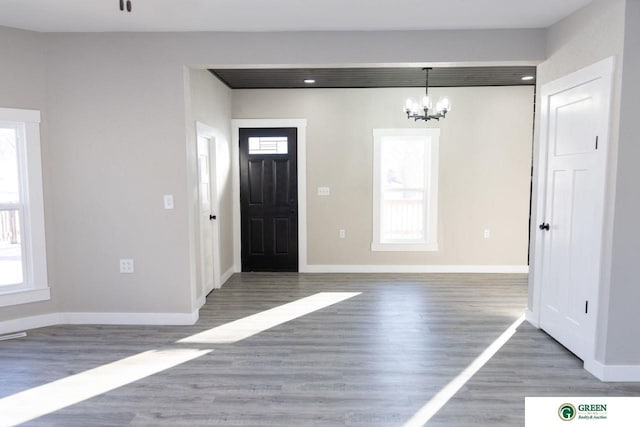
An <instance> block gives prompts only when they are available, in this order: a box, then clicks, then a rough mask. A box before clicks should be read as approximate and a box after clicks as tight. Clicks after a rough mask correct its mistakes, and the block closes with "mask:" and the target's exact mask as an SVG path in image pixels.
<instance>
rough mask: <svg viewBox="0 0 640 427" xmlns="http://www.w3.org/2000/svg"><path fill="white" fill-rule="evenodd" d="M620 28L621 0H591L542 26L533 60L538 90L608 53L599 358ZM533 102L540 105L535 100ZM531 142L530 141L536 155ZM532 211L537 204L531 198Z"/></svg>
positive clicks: (608, 255)
mask: <svg viewBox="0 0 640 427" xmlns="http://www.w3.org/2000/svg"><path fill="white" fill-rule="evenodd" d="M624 28H625V1H624V0H595V1H594V2H592V3H591V4H589V5H587V6H586V7H584V8H583V9H581V10H579V11H578V12H576V13H574V14H572V15H570V16H569V17H567V18H565V19H564V20H562V21H560V22H558V23H557V24H555V25H553V26H552V27H550V28H549V29H548V34H547V56H548V59H547V60H546V61H544V62H542V63H541V64H540V65H538V94H540V92H541V90H540V86H542V85H544V84H546V83H548V82H551V81H553V80H555V79H558V78H560V77H562V76H565V75H567V74H569V73H572V72H574V71H577V70H579V69H581V68H584V67H586V66H588V65H591V64H593V63H595V62H598V61H600V60H602V59H605V58H608V57H610V56H614V57H615V60H616V70H615V75H614V87H613V93H612V98H613V99H612V103H611V105H612V111H611V127H610V132H611V135H610V147H611V152H610V157H609V162H608V166H607V167H608V182H607V191H606V196H605V197H606V200H605V207H606V212H605V225H604V234H603V236H604V242H603V250H602V261H601V265H602V268H601V270H602V277H601V283H602V285H601V296H600V310H601V313H600V321H599V326H598V337H597V352H596V358H597V359H598V360H600V361H603V359H604V352H605V343H606V340H607V339H606V333H607V331H606V329H607V323H608V318H609V293H610V284H609V275H610V271H611V248H612V241H613V224H614V212H613V207H614V198H615V193H616V169H617V160H618V145H619V144H618V142H619V141H618V140H619V138H618V131H619V122H620V100H621V93H622V84H623V81H622V61H623V50H624V46H625V42H624ZM537 101H538V102H537V104H538V105H540V103H539V101H540V100H539V99H538V100H537ZM539 126H540V122H539V120H538V118H536V141H537V140H538V139H539V131H540V129H539ZM538 145H539V144H537V143H535V144H534V147H535V149H536V153H535V156H534V158H535V159H537V158H538V153H537V148H538ZM537 176H538V164H537V161H534V177H537ZM536 192H537V182H536V181H535V180H534V194H536ZM533 209H534V214H533V217H534V218H535V217H536V212H537V206H535V199H534V207H533ZM536 226H537V224H535V223H534V224H532V229H531V233H532V234H533V235H535V233H538V232H539V231H538V229H537V227H536ZM531 253H532V258H531V260H532V268H531V271H532V272H533V271H534V268H533V267H534V264H535V258H534V255H535V248H534V247H532V248H531ZM533 276H534V275H533V273H532V274H530V276H529V284H530V286H529V307H530V308H531V307H532V303H533V292H534V286H533V280H534V279H533Z"/></svg>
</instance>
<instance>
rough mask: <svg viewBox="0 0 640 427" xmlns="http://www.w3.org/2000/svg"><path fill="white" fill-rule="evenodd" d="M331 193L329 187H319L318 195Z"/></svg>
mask: <svg viewBox="0 0 640 427" xmlns="http://www.w3.org/2000/svg"><path fill="white" fill-rule="evenodd" d="M330 194H331V189H330V188H329V187H318V196H328V195H330Z"/></svg>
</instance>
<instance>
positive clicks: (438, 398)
mask: <svg viewBox="0 0 640 427" xmlns="http://www.w3.org/2000/svg"><path fill="white" fill-rule="evenodd" d="M522 322H524V315H522V316H520V317H519V318H518V319H517V320H516V321H515V322H513V323H512V324H511V326H509V327H508V328H507V329H506V330H505V331H504V332H503V333H502V335H500V336H499V337H498V338H497V339H496V340H495V341H494V342H492V343H491V344H490V345H489V347H487V348H486V349H485V350H484V351H483V352H482V353H480V355H479V356H478V357H476V358H475V359H474V361H473V362H471V364H470V365H469V366H467V367H466V368H465V369H464V370H463V371H462V372H460V374H459V375H458V376H457V377H455V378H454V379H453V380H451V381H450V382H449V384H447V385H446V386H444V388H443V389H442V390H440V391H439V392H438V393H437V394H436V395H435V396H433V397H432V398H431V400H429V401H428V402H427V403H426V404H425V405H424V406H423V407H422V408H420V410H419V411H418V412H416V413H415V415H414V416H413V417H411V419H410V420H409V421H407V422H406V423H404V426H403V427H422V426H423V425H425V424H427V422H429V420H430V419H431V418H433V416H434V415H435V414H437V413H438V411H439V410H440V409H442V407H443V406H444V405H446V404H447V402H448V401H449V400H451V398H452V397H453V396H455V394H456V393H457V392H458V391H460V389H461V388H462V387H463V386H464V385H465V384H466V383H467V382H468V381H469V380H470V379H471V378H472V377H473V376H474V375H475V374H476V373H477V372H478V371H479V370H480V369H481V368H482V367H483V366H484V365H485V364H486V363H487V362H488V361H489V360H491V358H492V357H493V356H495V354H496V353H497V352H498V351H499V350H500V349H501V348H502V346H504V345H505V344H506V343H507V341H509V339H510V338H511V337H512V336H513V335H514V334H515V333H516V329H518V326H520V325H521V324H522Z"/></svg>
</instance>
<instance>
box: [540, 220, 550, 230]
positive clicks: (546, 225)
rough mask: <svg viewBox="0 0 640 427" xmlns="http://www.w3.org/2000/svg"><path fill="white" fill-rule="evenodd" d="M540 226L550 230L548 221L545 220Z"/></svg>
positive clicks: (542, 228)
mask: <svg viewBox="0 0 640 427" xmlns="http://www.w3.org/2000/svg"><path fill="white" fill-rule="evenodd" d="M538 228H539V229H540V230H546V231H549V224H548V223H546V222H543V223H542V224H540V225H539V226H538Z"/></svg>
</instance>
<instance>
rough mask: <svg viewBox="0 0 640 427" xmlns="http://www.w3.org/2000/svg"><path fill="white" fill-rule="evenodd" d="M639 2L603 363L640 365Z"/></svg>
mask: <svg viewBox="0 0 640 427" xmlns="http://www.w3.org/2000/svg"><path fill="white" fill-rule="evenodd" d="M639 24H640V2H639V1H637V0H627V2H626V21H625V25H624V46H625V48H624V65H623V67H622V78H623V80H622V83H623V91H622V103H621V109H620V111H621V114H620V139H619V144H618V168H617V179H616V182H617V186H616V192H615V222H614V230H613V245H612V250H613V251H612V255H611V259H612V268H611V286H610V289H611V291H610V295H609V322H608V325H607V327H608V330H607V335H606V336H607V341H606V353H605V358H604V362H605V363H608V364H619V365H624V364H637V363H638V362H639V361H640V340H639V339H638V325H640V310H639V309H638V302H640V286H639V283H640V282H639V280H638V261H639V260H640V226H639V225H638V220H639V219H640V197H639V195H638V183H639V182H640V173H639V172H638V160H639V159H640V140H639V135H640V123H639V122H638V117H639V116H640V101H639V100H640V50H639V49H638V46H640V25H639Z"/></svg>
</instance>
